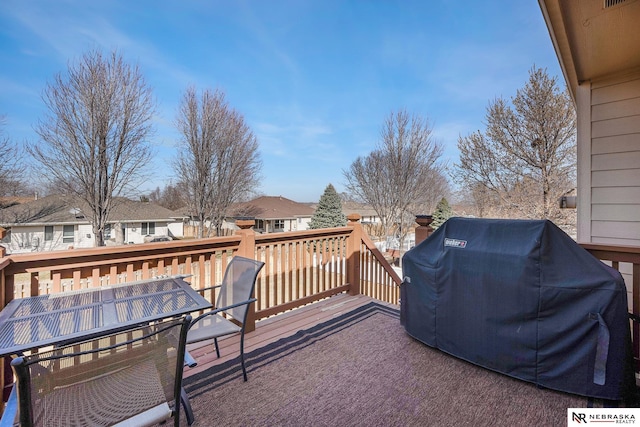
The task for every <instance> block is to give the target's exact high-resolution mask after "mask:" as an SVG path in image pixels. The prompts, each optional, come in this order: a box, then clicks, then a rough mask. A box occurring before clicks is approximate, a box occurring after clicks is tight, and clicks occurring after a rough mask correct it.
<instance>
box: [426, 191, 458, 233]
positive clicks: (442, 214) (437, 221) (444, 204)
mask: <svg viewBox="0 0 640 427" xmlns="http://www.w3.org/2000/svg"><path fill="white" fill-rule="evenodd" d="M452 216H453V210H451V206H449V202H448V201H447V199H445V198H444V197H443V198H442V199H440V201H439V202H438V205H437V206H436V211H435V212H434V213H433V222H432V223H431V227H432V228H433V229H434V230H435V229H437V228H438V227H440V226H441V225H442V224H444V223H445V221H446V220H448V219H449V218H451V217H452Z"/></svg>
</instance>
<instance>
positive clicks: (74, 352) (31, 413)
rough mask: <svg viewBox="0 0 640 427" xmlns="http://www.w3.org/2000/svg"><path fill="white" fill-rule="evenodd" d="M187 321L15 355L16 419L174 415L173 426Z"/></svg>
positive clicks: (126, 420)
mask: <svg viewBox="0 0 640 427" xmlns="http://www.w3.org/2000/svg"><path fill="white" fill-rule="evenodd" d="M190 322H191V316H186V317H185V318H183V319H174V320H169V321H164V322H158V323H154V324H151V325H145V326H143V327H139V328H136V329H130V330H127V331H124V332H119V333H117V334H112V335H108V336H102V337H99V338H96V339H93V340H88V341H84V342H82V343H77V344H72V345H67V346H63V347H59V348H56V349H54V350H51V351H46V352H41V353H34V354H31V355H28V356H22V357H18V358H16V359H14V360H13V361H12V362H11V366H12V367H13V369H14V371H15V373H16V377H17V382H16V387H17V399H18V403H19V419H20V423H21V425H23V426H47V427H48V426H111V425H120V426H143V425H153V424H157V423H158V422H161V421H164V420H167V419H170V418H171V417H173V418H174V424H175V425H176V426H178V424H179V413H180V412H179V408H180V404H179V403H180V390H181V387H182V363H183V361H184V354H185V345H186V333H187V327H188V325H189V323H190ZM4 416H5V414H3V418H4ZM7 416H9V415H7Z"/></svg>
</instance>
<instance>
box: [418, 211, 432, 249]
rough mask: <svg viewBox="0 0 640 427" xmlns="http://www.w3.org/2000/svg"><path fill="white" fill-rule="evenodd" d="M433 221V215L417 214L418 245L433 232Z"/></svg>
mask: <svg viewBox="0 0 640 427" xmlns="http://www.w3.org/2000/svg"><path fill="white" fill-rule="evenodd" d="M432 222H433V215H416V223H417V224H418V227H416V245H417V244H418V243H420V242H422V241H423V240H425V239H426V238H427V237H429V236H431V233H433V228H432V227H431V223H432Z"/></svg>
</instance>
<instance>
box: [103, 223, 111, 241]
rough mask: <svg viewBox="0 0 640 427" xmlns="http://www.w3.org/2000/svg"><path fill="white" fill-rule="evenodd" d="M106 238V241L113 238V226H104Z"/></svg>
mask: <svg viewBox="0 0 640 427" xmlns="http://www.w3.org/2000/svg"><path fill="white" fill-rule="evenodd" d="M104 238H105V239H110V238H111V224H106V225H105V226H104Z"/></svg>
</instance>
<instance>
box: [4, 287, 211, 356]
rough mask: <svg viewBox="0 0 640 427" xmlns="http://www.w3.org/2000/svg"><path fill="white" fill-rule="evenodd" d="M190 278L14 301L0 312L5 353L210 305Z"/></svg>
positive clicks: (70, 339)
mask: <svg viewBox="0 0 640 427" xmlns="http://www.w3.org/2000/svg"><path fill="white" fill-rule="evenodd" d="M185 277H187V276H171V277H162V278H155V279H149V280H142V281H138V282H129V283H123V284H119V285H113V286H105V287H100V288H92V289H83V290H79V291H71V292H63V293H58V294H48V295H40V296H35V297H28V298H20V299H15V300H12V301H11V302H10V303H9V304H7V306H6V307H5V308H4V309H3V310H2V312H0V356H7V355H12V354H20V353H22V352H24V351H26V350H29V349H33V348H39V347H45V346H48V345H53V344H56V345H59V344H68V343H73V342H79V341H83V340H85V339H90V338H93V337H96V336H99V335H104V334H107V333H112V332H115V331H118V330H124V329H128V328H131V327H134V326H136V325H139V324H144V323H149V322H152V321H155V320H161V319H164V318H168V317H174V316H179V315H184V314H187V313H190V312H193V311H198V310H203V309H205V308H209V307H211V303H210V302H208V301H207V300H206V299H204V298H203V297H202V296H201V295H200V294H199V293H198V292H196V291H195V290H194V289H193V288H191V286H190V285H189V283H187V282H186V281H185V280H184V278H185Z"/></svg>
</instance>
